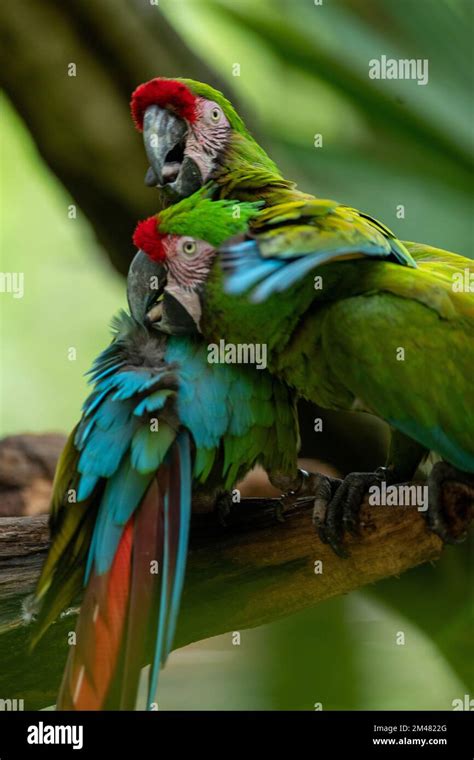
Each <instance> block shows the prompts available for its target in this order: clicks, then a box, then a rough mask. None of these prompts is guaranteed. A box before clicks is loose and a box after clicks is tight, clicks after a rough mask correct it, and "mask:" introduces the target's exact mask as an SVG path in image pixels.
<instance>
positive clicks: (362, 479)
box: [313, 467, 397, 558]
mask: <svg viewBox="0 0 474 760" xmlns="http://www.w3.org/2000/svg"><path fill="white" fill-rule="evenodd" d="M383 481H385V482H386V483H387V485H392V484H393V483H396V482H397V477H396V475H395V473H394V472H393V471H392V470H391V469H389V468H387V467H379V468H378V469H377V470H375V472H352V473H350V474H349V475H347V476H346V477H345V478H344V480H343V481H339V482H340V486H339V487H338V488H337V490H336V492H335V493H334V494H333V495H332V497H331V498H330V499H328V500H327V501H326V502H325V503H321V505H320V509H318V510H317V511H316V505H315V509H314V512H313V522H314V525H315V527H316V529H317V531H318V534H319V537H320V539H321V541H323V542H324V543H325V544H329V545H330V546H331V547H332V549H333V550H334V552H335V553H336V554H337V555H338V556H339V557H343V558H347V557H348V556H349V553H348V551H347V549H345V548H344V546H343V538H344V533H345V532H347V533H350V534H351V535H353V536H357V535H358V534H359V528H360V515H359V513H360V508H361V506H362V502H363V499H364V496H365V494H366V493H367V491H368V490H369V488H371V486H374V485H377V486H378V485H380V484H381V483H382V482H383Z"/></svg>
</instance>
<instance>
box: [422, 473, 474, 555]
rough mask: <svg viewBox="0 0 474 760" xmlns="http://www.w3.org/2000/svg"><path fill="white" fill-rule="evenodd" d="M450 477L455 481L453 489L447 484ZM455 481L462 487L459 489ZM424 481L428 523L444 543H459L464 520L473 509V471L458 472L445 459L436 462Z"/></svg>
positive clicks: (466, 521)
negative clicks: (426, 490)
mask: <svg viewBox="0 0 474 760" xmlns="http://www.w3.org/2000/svg"><path fill="white" fill-rule="evenodd" d="M450 481H451V484H453V485H454V483H455V484H456V490H453V487H452V485H451V486H450ZM459 483H461V484H462V486H463V487H462V489H459V486H458V484H459ZM427 485H428V503H429V507H428V511H427V513H426V522H427V523H428V527H429V528H430V530H432V531H433V532H434V533H436V534H437V535H438V536H439V537H440V538H441V539H442V540H443V541H444V542H445V543H450V544H458V543H460V542H461V541H462V540H463V539H464V538H465V536H466V524H467V523H468V518H469V514H470V513H471V512H472V510H473V509H474V475H473V474H472V473H468V472H462V471H461V470H458V469H456V467H453V465H451V464H449V463H448V462H436V464H435V465H434V466H433V469H432V470H431V472H430V474H429V476H428V480H427ZM464 486H465V488H464Z"/></svg>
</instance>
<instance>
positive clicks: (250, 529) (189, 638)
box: [0, 483, 472, 709]
mask: <svg viewBox="0 0 474 760" xmlns="http://www.w3.org/2000/svg"><path fill="white" fill-rule="evenodd" d="M467 490H469V489H467V487H466V486H464V485H462V484H457V483H451V484H450V486H449V493H447V497H446V498H448V500H449V503H450V505H451V506H453V505H454V504H455V503H456V501H457V502H458V503H459V504H461V505H462V503H463V502H465V500H466V498H469V499H470V500H471V501H472V493H471V494H470V495H469V494H468V493H467ZM276 501H278V500H271V499H270V500H269V499H251V500H248V501H244V502H242V503H241V504H238V505H234V507H233V509H232V512H231V515H230V519H229V525H228V526H227V527H226V528H219V526H217V525H216V521H215V518H214V517H213V516H212V515H193V524H192V531H191V545H190V552H189V559H188V566H187V574H186V584H185V589H184V594H183V600H182V609H181V614H180V619H179V625H178V631H177V638H176V642H175V645H176V647H180V646H184V645H185V644H188V643H190V642H193V641H199V640H201V639H204V638H208V637H210V636H215V635H217V634H220V633H224V632H226V631H233V630H242V629H245V628H250V627H254V626H258V625H262V624H264V623H270V622H272V621H274V620H276V619H278V618H280V617H282V616H284V615H288V614H290V613H293V612H297V611H298V610H302V609H304V608H306V607H309V606H311V605H314V604H316V603H317V602H319V601H322V600H324V599H328V598H329V597H332V596H337V595H339V594H344V593H348V592H349V591H353V590H355V589H358V588H361V587H363V586H365V585H367V584H370V583H375V582H376V581H378V580H380V579H382V578H385V577H388V576H392V575H400V574H401V573H403V572H405V571H406V570H408V569H409V568H411V567H414V566H415V565H418V564H420V563H423V562H429V561H433V560H436V559H437V558H438V557H439V556H440V554H441V551H442V542H441V540H440V539H439V538H438V537H437V536H435V535H434V534H433V533H431V532H430V531H429V530H428V529H427V527H426V524H425V521H424V519H423V517H422V516H421V514H420V513H419V512H417V511H416V510H415V509H413V508H408V507H369V506H368V505H367V503H366V504H365V505H364V507H363V510H362V522H363V527H362V530H361V537H360V540H355V539H352V538H351V539H349V541H348V548H349V550H350V552H351V555H350V557H349V559H347V560H341V559H339V558H338V557H336V556H335V555H334V553H333V552H332V550H331V549H330V548H329V547H328V546H326V545H324V544H322V543H321V542H320V541H319V539H318V538H317V536H316V535H315V533H314V530H313V528H312V526H311V505H310V504H307V503H306V504H298V505H297V506H295V507H293V508H292V509H291V510H290V511H289V512H288V513H286V514H285V520H284V521H283V522H279V521H278V520H277V519H276V516H275V508H274V507H275V502H276ZM461 512H462V510H461ZM463 515H464V516H463V526H462V527H463V528H467V525H468V523H469V522H470V519H471V517H472V515H471V514H470V510H465V511H464V513H463ZM458 519H459V515H458ZM47 545H48V531H47V517H46V516H37V517H14V518H0V630H3V631H4V633H3V635H2V636H0V659H1V661H2V664H3V667H2V671H3V675H2V676H1V677H0V692H1V693H2V694H7V695H8V696H9V697H11V698H14V697H15V696H16V697H17V698H23V699H25V703H26V706H27V707H29V708H30V709H35V708H37V707H39V706H44V705H46V704H48V703H51V702H52V701H54V696H55V693H56V689H57V685H58V682H59V678H60V673H61V670H62V667H63V663H64V659H65V656H66V650H67V644H66V637H67V633H68V632H69V631H71V630H73V628H74V625H75V620H74V618H73V617H71V616H68V617H65V618H64V619H62V620H60V621H59V622H58V623H56V624H55V625H53V626H52V627H51V629H50V631H49V632H48V634H47V635H46V636H45V639H44V641H43V642H42V643H41V644H40V646H39V648H38V650H37V652H36V653H35V654H34V655H33V656H32V657H31V658H26V657H25V649H24V647H25V646H26V641H27V635H28V633H27V627H25V626H22V625H21V621H20V610H21V603H22V600H23V599H24V598H25V596H26V595H27V594H29V593H31V591H32V590H33V588H34V584H35V580H36V577H37V575H38V573H39V569H40V567H41V563H42V561H43V558H44V555H45V552H46V550H47ZM316 562H320V563H321V564H320V565H316V566H315V563H316ZM315 569H316V572H315ZM38 684H41V689H38Z"/></svg>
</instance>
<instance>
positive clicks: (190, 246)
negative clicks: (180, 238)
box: [183, 240, 196, 256]
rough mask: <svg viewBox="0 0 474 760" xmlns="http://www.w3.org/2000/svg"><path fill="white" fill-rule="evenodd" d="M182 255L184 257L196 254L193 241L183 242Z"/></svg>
mask: <svg viewBox="0 0 474 760" xmlns="http://www.w3.org/2000/svg"><path fill="white" fill-rule="evenodd" d="M183 253H185V254H186V256H192V255H193V254H194V253H196V243H195V242H194V240H185V241H184V243H183Z"/></svg>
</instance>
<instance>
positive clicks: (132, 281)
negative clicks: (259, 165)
mask: <svg viewBox="0 0 474 760" xmlns="http://www.w3.org/2000/svg"><path fill="white" fill-rule="evenodd" d="M209 193H210V188H209V187H205V188H202V189H201V190H199V191H198V192H197V193H194V195H192V196H190V197H189V198H185V199H184V200H182V201H180V202H179V203H177V204H175V205H174V206H170V207H169V208H167V209H165V210H164V211H162V212H160V214H159V215H156V216H151V217H149V218H148V219H145V220H144V221H142V222H139V224H138V225H137V227H136V229H135V232H134V235H133V242H134V244H135V246H136V247H137V248H138V249H139V251H138V253H137V254H136V256H135V258H134V259H133V261H132V263H131V265H130V270H129V274H128V280H127V297H128V303H129V307H130V311H131V313H132V316H133V317H134V318H135V319H136V320H137V321H138V322H141V323H145V324H147V325H148V326H153V327H154V328H156V329H158V330H160V331H161V332H167V333H170V334H173V335H180V334H192V333H197V332H200V321H201V315H202V295H203V292H204V288H205V283H206V280H207V278H208V275H209V273H210V271H211V268H212V266H213V263H214V258H215V253H216V249H217V248H218V246H219V245H221V243H223V242H224V241H225V240H227V239H228V238H230V237H233V236H234V235H236V234H239V233H240V232H243V231H244V230H245V229H246V228H247V225H248V222H249V220H250V219H251V218H252V217H254V216H256V215H257V213H258V211H259V209H260V207H261V203H237V202H236V201H228V200H221V201H211V200H210V198H209Z"/></svg>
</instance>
